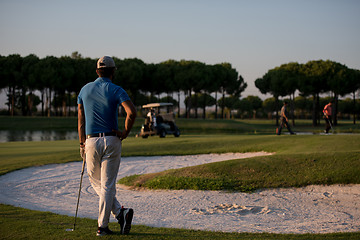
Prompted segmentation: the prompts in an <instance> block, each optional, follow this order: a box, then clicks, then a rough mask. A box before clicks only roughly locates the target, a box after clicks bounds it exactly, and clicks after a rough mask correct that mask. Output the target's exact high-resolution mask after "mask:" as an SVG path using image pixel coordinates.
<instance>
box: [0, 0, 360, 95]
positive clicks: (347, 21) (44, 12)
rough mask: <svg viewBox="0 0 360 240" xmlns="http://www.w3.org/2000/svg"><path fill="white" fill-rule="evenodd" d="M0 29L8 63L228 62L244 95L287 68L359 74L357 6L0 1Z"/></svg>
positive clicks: (254, 0) (316, 1)
mask: <svg viewBox="0 0 360 240" xmlns="http://www.w3.org/2000/svg"><path fill="white" fill-rule="evenodd" d="M0 30H1V37H0V55H3V56H8V55H9V54H14V53H18V54H20V55H21V56H26V55H28V54H31V53H34V54H36V55H37V56H38V57H40V58H43V57H45V56H48V55H52V56H56V57H60V56H64V55H67V56H70V55H71V53H72V52H74V51H78V52H79V53H81V54H82V56H84V57H91V58H98V57H101V56H103V55H110V56H116V57H118V58H120V59H123V58H135V57H136V58H139V59H141V60H143V61H144V62H145V63H159V62H162V61H166V60H169V59H174V60H182V59H185V60H198V61H201V62H204V63H206V64H216V63H221V62H229V63H231V64H232V66H233V67H234V68H236V70H237V71H238V72H239V74H240V75H242V76H243V78H244V79H245V81H246V82H247V83H248V88H247V89H246V91H245V92H244V94H243V96H247V95H259V96H260V97H261V95H260V93H259V91H258V90H257V89H256V88H255V86H254V81H255V80H256V79H257V78H260V77H262V76H263V75H264V74H265V73H266V72H267V71H268V70H269V69H271V68H274V67H276V66H279V65H281V64H284V63H288V62H298V63H306V62H307V61H309V60H319V59H323V60H328V59H329V60H332V61H336V62H340V63H342V64H345V65H347V66H348V67H350V68H356V69H360V1H359V0H337V1H335V0H297V1H295V0H218V1H215V0H192V1H190V0H143V1H139V0H129V1H125V0H124V1H122V0H117V1H115V0H113V1H110V0H109V1H106V0H105V1H100V0H97V1H92V0H86V1H85V0H59V1H54V0H31V1H30V0H0ZM90 80H91V79H90ZM90 80H89V81H90Z"/></svg>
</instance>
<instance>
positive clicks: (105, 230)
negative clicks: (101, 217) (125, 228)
mask: <svg viewBox="0 0 360 240" xmlns="http://www.w3.org/2000/svg"><path fill="white" fill-rule="evenodd" d="M111 234H113V231H111V230H110V229H109V227H106V228H101V227H98V230H97V232H96V236H98V237H100V236H105V235H111Z"/></svg>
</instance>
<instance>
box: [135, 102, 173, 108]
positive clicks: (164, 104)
mask: <svg viewBox="0 0 360 240" xmlns="http://www.w3.org/2000/svg"><path fill="white" fill-rule="evenodd" d="M172 105H173V104H172V103H149V104H146V105H143V106H142V107H143V108H154V107H165V106H172Z"/></svg>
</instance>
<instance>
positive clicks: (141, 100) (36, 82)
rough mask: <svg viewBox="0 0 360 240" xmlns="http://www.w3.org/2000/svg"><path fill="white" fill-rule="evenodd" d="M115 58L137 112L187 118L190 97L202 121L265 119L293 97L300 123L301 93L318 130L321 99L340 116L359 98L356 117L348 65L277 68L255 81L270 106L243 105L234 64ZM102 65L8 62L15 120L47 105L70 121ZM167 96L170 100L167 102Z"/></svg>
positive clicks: (0, 84)
mask: <svg viewBox="0 0 360 240" xmlns="http://www.w3.org/2000/svg"><path fill="white" fill-rule="evenodd" d="M113 58H114V61H115V63H116V66H117V71H116V73H115V78H114V83H115V84H118V85H120V86H122V87H123V88H124V89H125V90H126V91H127V92H128V94H129V95H130V98H131V99H132V100H133V102H134V103H135V105H136V106H141V105H143V104H146V103H149V102H157V101H166V102H173V103H174V104H175V105H176V106H178V108H177V111H178V116H180V115H181V113H180V95H181V94H183V95H184V96H185V101H184V104H185V113H184V116H185V117H190V115H191V116H193V117H195V118H198V117H199V113H198V110H199V109H202V111H201V113H202V118H205V117H206V108H208V107H212V108H213V109H212V111H213V112H214V113H213V117H214V118H217V117H218V116H220V117H222V118H224V117H225V116H226V115H227V116H230V115H231V114H232V115H233V116H237V117H244V116H247V117H248V116H259V115H261V114H258V113H260V112H262V111H264V110H266V111H267V113H272V112H276V113H277V110H278V109H280V107H281V106H280V97H283V98H284V97H286V96H289V97H290V101H291V106H293V107H292V114H293V116H295V112H294V107H295V92H296V91H298V92H299V93H300V97H304V98H305V99H306V101H308V100H309V99H312V102H313V104H312V110H311V111H312V112H313V115H312V119H313V123H314V125H316V124H317V122H318V120H319V116H318V115H319V113H320V112H321V111H320V108H319V106H320V97H319V96H320V94H321V93H325V92H329V91H331V92H332V93H333V95H334V100H335V103H336V104H335V106H336V108H335V111H337V110H338V102H339V101H338V98H339V96H343V95H346V94H349V93H352V94H353V104H354V105H353V108H352V109H353V110H354V111H355V109H356V101H355V92H356V91H357V90H358V89H359V88H360V86H359V84H360V80H359V71H358V70H354V69H349V68H347V67H346V66H345V65H342V64H340V63H336V62H332V61H322V60H319V61H309V62H308V63H306V64H298V63H288V64H284V65H281V66H280V67H276V68H274V69H270V70H269V71H268V72H267V73H266V74H265V75H264V76H263V77H262V78H259V79H257V80H256V81H255V85H256V87H257V88H258V89H259V90H260V91H261V92H262V93H264V94H266V93H270V94H272V95H273V98H271V99H266V100H265V101H262V100H261V99H260V98H259V97H257V96H249V97H247V98H241V93H242V92H243V91H244V90H245V89H246V87H247V84H246V82H245V81H244V79H243V77H242V76H241V75H239V73H238V72H237V71H236V69H234V68H233V67H232V65H231V64H230V63H219V64H214V65H208V64H205V63H202V62H199V61H187V60H181V61H175V60H168V61H164V62H161V63H157V64H154V63H150V64H147V63H144V62H143V61H142V60H140V59H137V58H131V59H119V58H116V57H113ZM96 61H97V59H91V58H84V57H82V56H81V54H79V53H78V52H73V53H72V54H71V56H63V57H60V58H57V57H53V56H47V57H45V58H42V59H40V58H38V57H37V56H36V55H34V54H30V55H28V56H26V57H21V56H20V55H18V54H13V55H9V56H0V89H5V92H6V93H7V97H8V101H7V106H8V109H7V112H8V114H9V115H14V114H15V112H16V111H17V112H20V114H22V115H24V116H31V115H33V114H34V112H35V111H36V110H37V108H38V106H39V105H40V107H39V108H40V109H41V115H43V116H51V115H56V116H68V115H69V114H70V112H71V109H73V111H76V97H77V95H78V93H79V91H80V89H81V88H82V86H83V85H85V84H86V83H88V82H90V81H93V80H95V79H96V78H97V75H96V72H95V68H96ZM35 91H38V92H40V96H37V95H36V94H34V92H35ZM161 95H162V96H163V95H165V96H166V97H165V98H163V99H161V98H160V96H161ZM273 100H274V101H273ZM270 102H274V103H272V104H268V103H270ZM270 106H271V107H270ZM296 108H298V106H296ZM300 108H301V107H300ZM300 108H299V109H300ZM301 109H304V108H301ZM234 111H237V113H235V114H234ZM307 111H309V110H308V109H307ZM190 113H191V114H190ZM354 114H355V113H354ZM354 119H355V115H354Z"/></svg>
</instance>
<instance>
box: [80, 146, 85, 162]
mask: <svg viewBox="0 0 360 240" xmlns="http://www.w3.org/2000/svg"><path fill="white" fill-rule="evenodd" d="M80 156H81V158H82V159H84V157H85V147H80Z"/></svg>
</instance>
